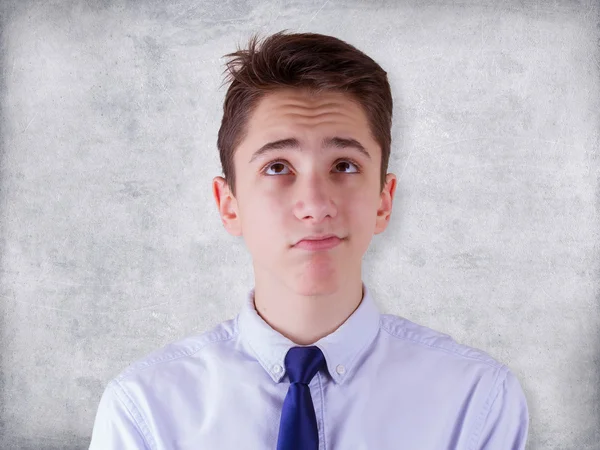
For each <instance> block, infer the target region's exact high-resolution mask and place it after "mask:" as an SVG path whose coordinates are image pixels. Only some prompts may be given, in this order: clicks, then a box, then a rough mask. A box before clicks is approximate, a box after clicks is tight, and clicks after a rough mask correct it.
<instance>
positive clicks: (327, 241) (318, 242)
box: [294, 234, 343, 251]
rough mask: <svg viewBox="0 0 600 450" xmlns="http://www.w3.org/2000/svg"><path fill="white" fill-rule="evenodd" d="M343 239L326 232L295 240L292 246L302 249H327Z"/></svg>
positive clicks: (335, 245)
mask: <svg viewBox="0 0 600 450" xmlns="http://www.w3.org/2000/svg"><path fill="white" fill-rule="evenodd" d="M342 241H343V239H341V238H339V237H337V236H336V235H334V234H328V235H324V236H307V237H305V238H304V239H302V240H301V241H299V242H297V243H296V244H295V245H294V247H295V248H299V249H303V250H311V251H317V250H329V249H332V248H334V247H337V246H338V245H339V244H340V243H341V242H342Z"/></svg>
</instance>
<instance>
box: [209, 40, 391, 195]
mask: <svg viewBox="0 0 600 450" xmlns="http://www.w3.org/2000/svg"><path fill="white" fill-rule="evenodd" d="M284 31H285V30H284ZM284 31H280V32H278V33H275V34H273V35H271V36H269V37H267V38H265V39H264V40H263V41H262V43H261V44H260V46H259V45H258V37H257V35H253V36H252V37H251V38H250V41H249V43H248V49H247V50H241V49H240V48H239V46H238V50H237V51H236V52H234V53H229V54H227V55H225V57H231V60H230V61H228V62H227V63H226V68H225V71H224V73H225V72H227V76H226V77H225V80H224V83H226V82H230V83H231V84H230V86H229V88H228V90H227V94H226V95H225V100H224V104H223V119H222V121H221V128H220V129H219V135H218V139H217V147H218V149H219V156H220V158H221V166H222V168H223V174H224V178H225V179H226V180H227V184H228V186H229V189H230V190H231V192H232V194H233V196H235V195H236V194H235V170H234V164H233V155H234V153H235V149H236V148H237V147H238V145H239V144H240V143H241V142H242V140H243V139H244V137H245V135H246V133H247V128H246V125H247V123H248V119H249V118H250V114H251V113H252V111H253V110H254V108H255V107H256V105H257V104H258V101H259V100H260V99H261V98H262V97H263V96H264V95H265V94H267V93H269V92H273V91H275V90H276V89H278V88H289V87H293V88H298V89H306V90H308V91H310V92H313V93H318V92H319V91H322V90H333V91H341V92H344V93H345V94H349V95H350V97H351V98H352V99H353V100H356V101H358V103H359V104H360V105H361V106H362V107H363V109H364V111H365V113H366V116H367V119H368V121H369V124H370V128H371V134H372V135H373V138H374V140H375V141H376V142H377V143H378V144H379V146H380V147H381V175H380V191H383V187H384V185H385V175H386V173H387V167H388V162H389V157H390V146H391V141H392V137H391V127H392V108H393V102H392V93H391V90H390V85H389V83H388V79H387V73H386V72H385V71H384V70H383V69H382V68H381V67H380V66H379V64H377V63H376V62H375V61H374V60H373V59H371V58H370V57H369V56H367V55H366V54H364V53H363V52H361V51H360V50H358V49H357V48H355V47H353V46H352V45H350V44H348V43H346V42H344V41H342V40H340V39H337V38H335V37H332V36H326V35H322V34H315V33H297V34H284Z"/></svg>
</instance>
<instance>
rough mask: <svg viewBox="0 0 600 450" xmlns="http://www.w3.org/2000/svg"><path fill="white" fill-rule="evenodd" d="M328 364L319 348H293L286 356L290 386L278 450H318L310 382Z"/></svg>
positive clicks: (280, 426)
mask: <svg viewBox="0 0 600 450" xmlns="http://www.w3.org/2000/svg"><path fill="white" fill-rule="evenodd" d="M324 365H325V357H324V356H323V353H322V352H321V350H320V349H319V348H318V347H315V346H312V347H292V348H290V349H289V350H288V352H287V355H286V356H285V370H286V372H287V374H288V375H289V377H290V387H289V389H288V392H287V395H286V396H285V400H284V401H283V410H282V412H281V422H280V424H279V438H278V441H277V450H318V448H319V432H318V430H317V417H316V416H315V408H314V406H313V402H312V397H311V395H310V388H309V387H308V383H310V380H312V379H313V377H314V376H315V375H316V373H317V372H318V371H319V369H320V368H321V367H322V366H324Z"/></svg>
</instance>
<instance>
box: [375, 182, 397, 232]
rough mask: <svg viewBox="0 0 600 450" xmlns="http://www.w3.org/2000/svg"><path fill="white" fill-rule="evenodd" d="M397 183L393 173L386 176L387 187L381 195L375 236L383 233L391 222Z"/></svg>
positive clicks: (385, 186)
mask: <svg viewBox="0 0 600 450" xmlns="http://www.w3.org/2000/svg"><path fill="white" fill-rule="evenodd" d="M396 181H397V180H396V175H394V174H393V173H388V174H387V175H386V176H385V185H384V187H383V191H382V192H381V194H380V197H381V202H380V206H379V209H378V210H377V219H376V222H375V234H379V233H382V232H383V231H384V230H385V229H386V228H387V226H388V223H389V222H390V216H391V215H392V203H393V201H394V194H395V193H396Z"/></svg>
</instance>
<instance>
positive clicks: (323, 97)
mask: <svg viewBox="0 0 600 450" xmlns="http://www.w3.org/2000/svg"><path fill="white" fill-rule="evenodd" d="M327 126H335V127H337V128H346V129H348V130H353V131H354V132H360V131H368V128H369V124H368V120H367V117H366V114H365V112H364V110H363V108H362V106H361V105H360V104H359V103H358V102H357V101H355V100H354V98H353V97H351V96H350V95H349V94H345V93H342V92H338V91H324V92H320V93H313V92H309V91H307V90H299V89H281V90H277V91H274V92H270V93H268V94H266V95H265V96H264V97H263V98H261V99H260V100H259V102H258V104H257V105H256V107H255V109H254V111H253V113H252V114H251V116H250V119H249V123H248V132H249V133H252V134H256V133H260V134H264V133H265V132H269V131H271V130H272V129H278V128H281V127H285V128H287V129H289V127H298V128H302V127H305V128H309V129H311V130H315V127H322V128H325V127H327Z"/></svg>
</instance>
